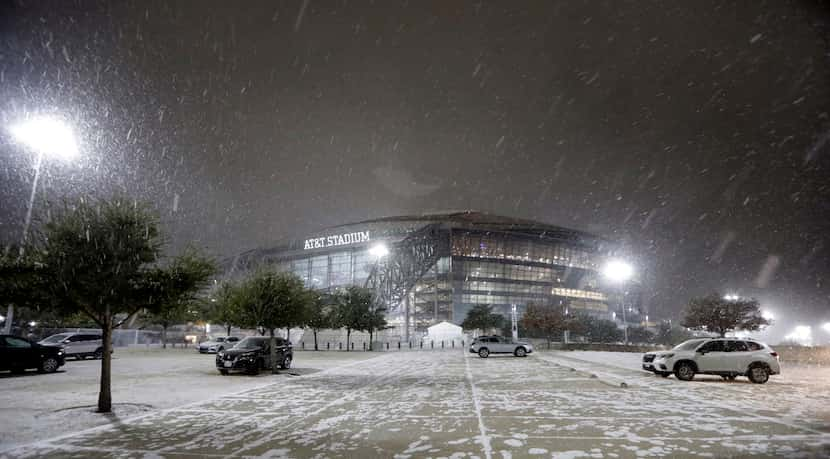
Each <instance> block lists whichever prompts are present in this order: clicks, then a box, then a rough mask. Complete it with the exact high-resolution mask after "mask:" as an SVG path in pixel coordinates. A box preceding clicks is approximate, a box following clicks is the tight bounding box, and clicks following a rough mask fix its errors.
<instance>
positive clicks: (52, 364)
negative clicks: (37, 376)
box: [40, 357, 58, 373]
mask: <svg viewBox="0 0 830 459" xmlns="http://www.w3.org/2000/svg"><path fill="white" fill-rule="evenodd" d="M40 371H41V372H42V373H54V372H56V371H58V359H56V358H54V357H47V358H46V360H44V361H43V362H41V364H40Z"/></svg>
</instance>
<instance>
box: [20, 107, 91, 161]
mask: <svg viewBox="0 0 830 459" xmlns="http://www.w3.org/2000/svg"><path fill="white" fill-rule="evenodd" d="M10 131H11V133H12V136H14V138H15V140H17V141H18V142H20V143H21V144H23V145H26V146H27V147H29V148H31V149H32V150H33V151H35V152H36V153H38V154H39V155H47V156H50V157H55V158H59V159H62V160H65V161H68V160H71V159H74V158H75V157H76V156H77V155H78V144H77V143H76V141H75V133H74V132H73V131H72V128H70V127H69V125H67V124H66V123H64V122H63V121H61V120H59V119H55V118H49V117H38V118H32V119H30V120H26V121H22V122H20V123H18V124H15V125H14V126H12V127H11V129H10Z"/></svg>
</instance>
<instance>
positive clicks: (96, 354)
mask: <svg viewBox="0 0 830 459" xmlns="http://www.w3.org/2000/svg"><path fill="white" fill-rule="evenodd" d="M38 344H41V345H43V346H54V347H63V350H64V355H65V356H66V357H75V358H76V359H78V360H80V359H85V358H87V357H92V358H95V359H100V358H101V357H103V355H104V345H103V341H102V339H101V334H96V333H59V334H57V335H52V336H50V337H48V338H45V339H43V340H41V341H39V342H38Z"/></svg>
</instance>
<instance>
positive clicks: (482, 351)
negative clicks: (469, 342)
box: [478, 347, 490, 359]
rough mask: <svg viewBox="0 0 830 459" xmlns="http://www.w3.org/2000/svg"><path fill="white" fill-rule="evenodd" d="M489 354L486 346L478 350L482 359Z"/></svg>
mask: <svg viewBox="0 0 830 459" xmlns="http://www.w3.org/2000/svg"><path fill="white" fill-rule="evenodd" d="M489 355H490V351H489V350H488V349H487V348H486V347H485V348H482V349H479V350H478V356H479V357H481V358H482V359H486V358H487V356H489Z"/></svg>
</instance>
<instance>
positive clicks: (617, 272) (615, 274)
mask: <svg viewBox="0 0 830 459" xmlns="http://www.w3.org/2000/svg"><path fill="white" fill-rule="evenodd" d="M602 274H603V276H605V278H606V279H608V280H610V281H611V282H613V283H614V284H617V285H619V286H620V302H621V303H622V320H623V334H624V337H625V344H628V320H627V319H626V317H625V298H624V296H625V292H624V288H623V284H624V283H625V282H627V281H628V280H629V279H631V277H632V276H633V275H634V268H633V267H632V266H631V265H630V264H628V263H626V262H624V261H620V260H611V261H609V262H608V263H606V265H605V267H604V268H603V269H602Z"/></svg>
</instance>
